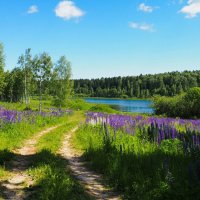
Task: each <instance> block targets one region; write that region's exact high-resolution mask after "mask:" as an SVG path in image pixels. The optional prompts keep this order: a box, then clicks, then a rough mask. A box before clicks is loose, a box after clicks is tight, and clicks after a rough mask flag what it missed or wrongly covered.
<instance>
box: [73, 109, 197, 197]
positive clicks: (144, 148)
mask: <svg viewBox="0 0 200 200" xmlns="http://www.w3.org/2000/svg"><path fill="white" fill-rule="evenodd" d="M199 132H200V120H181V119H173V118H159V117H153V116H152V117H147V116H142V115H140V116H130V115H112V114H103V113H92V112H89V113H87V118H86V124H84V125H83V126H82V127H81V128H80V129H79V130H78V132H77V134H76V135H75V136H74V138H73V143H74V146H76V147H77V148H78V149H79V150H82V151H83V156H84V158H85V160H87V161H88V167H90V168H91V169H93V170H96V171H98V172H99V173H101V174H103V176H104V178H105V180H106V182H108V183H109V184H110V185H111V186H112V187H114V188H115V189H116V191H118V192H119V191H120V192H121V193H122V194H123V195H124V199H144V200H150V199H199V198H200V195H199V188H200V159H199V156H200V135H199Z"/></svg>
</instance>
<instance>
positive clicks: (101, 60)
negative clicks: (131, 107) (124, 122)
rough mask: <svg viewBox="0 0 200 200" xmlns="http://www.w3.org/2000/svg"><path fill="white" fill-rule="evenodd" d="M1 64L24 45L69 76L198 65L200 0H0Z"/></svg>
mask: <svg viewBox="0 0 200 200" xmlns="http://www.w3.org/2000/svg"><path fill="white" fill-rule="evenodd" d="M0 19H1V20H0V41H1V42H3V44H4V48H5V54H6V69H9V70H10V69H12V68H14V67H15V66H16V63H17V59H18V57H19V55H20V54H21V53H23V52H24V51H25V49H26V48H29V47H30V48H31V49H32V53H33V54H36V53H41V52H43V51H46V52H48V53H49V54H50V55H51V56H52V58H53V60H54V61H56V60H57V59H58V58H59V57H60V56H61V55H66V57H67V58H68V60H70V61H71V63H72V70H73V77H74V78H96V77H110V76H127V75H128V76H129V75H139V74H148V73H160V72H167V71H175V70H178V71H183V70H196V69H200V0H73V1H69V0H68V1H58V0H45V1H41V0H26V1H25V0H1V1H0Z"/></svg>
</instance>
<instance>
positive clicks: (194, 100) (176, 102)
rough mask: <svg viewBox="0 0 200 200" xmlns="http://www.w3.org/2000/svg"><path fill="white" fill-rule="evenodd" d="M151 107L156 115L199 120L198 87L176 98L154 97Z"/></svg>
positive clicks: (199, 92) (199, 88)
mask: <svg viewBox="0 0 200 200" xmlns="http://www.w3.org/2000/svg"><path fill="white" fill-rule="evenodd" d="M153 107H154V110H155V113H156V114H158V115H166V116H168V117H181V118H200V87H195V88H191V89H190V90H188V92H187V93H185V94H182V95H179V96H176V97H155V98H154V103H153Z"/></svg>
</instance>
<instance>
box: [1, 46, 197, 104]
mask: <svg viewBox="0 0 200 200" xmlns="http://www.w3.org/2000/svg"><path fill="white" fill-rule="evenodd" d="M199 86H200V70H196V71H183V72H178V71H176V72H168V73H161V74H154V75H151V74H147V75H139V76H128V77H120V76H119V77H112V78H100V79H91V80H89V79H75V80H72V72H71V63H70V62H69V61H68V60H67V59H66V57H65V56H61V57H60V58H59V60H58V61H57V62H56V63H53V60H52V58H51V56H50V55H49V54H48V53H46V52H43V53H41V54H38V55H34V56H33V55H32V54H31V49H30V48H28V49H26V50H25V52H24V54H22V55H20V56H19V58H18V61H17V66H16V67H15V68H14V69H12V70H11V71H5V54H4V50H3V45H2V44H0V100H1V101H8V102H18V101H22V100H24V101H25V102H26V103H27V104H28V102H29V98H30V97H34V96H39V97H40V98H42V97H44V96H45V97H47V96H53V97H54V100H55V103H56V104H59V105H61V104H63V100H64V99H65V98H64V96H68V97H69V96H72V95H74V96H76V97H108V98H151V97H153V96H155V95H160V96H169V97H173V96H176V95H179V94H181V93H183V92H186V91H188V89H190V88H193V87H199ZM58 87H60V88H61V90H60V91H58V90H57V88H58Z"/></svg>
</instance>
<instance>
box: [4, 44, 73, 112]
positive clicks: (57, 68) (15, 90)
mask: <svg viewBox="0 0 200 200" xmlns="http://www.w3.org/2000/svg"><path fill="white" fill-rule="evenodd" d="M71 77H72V70H71V64H70V62H69V61H68V60H67V59H66V57H65V56H61V57H60V58H59V60H58V61H57V62H56V63H53V61H52V58H51V56H50V55H49V54H48V53H46V52H43V53H41V54H37V55H34V56H33V55H32V53H31V49H26V50H25V53H24V54H22V55H20V56H19V58H18V62H17V67H15V68H14V69H13V70H12V71H5V55H4V50H3V45H2V44H1V43H0V100H1V101H7V102H18V101H23V102H25V103H26V107H27V108H29V107H30V98H31V97H33V96H39V110H40V111H41V109H42V98H43V96H45V95H51V96H53V102H54V104H55V105H56V106H58V107H61V106H63V105H64V103H65V101H66V98H68V97H70V96H71V95H72V93H73V81H72V79H71Z"/></svg>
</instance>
